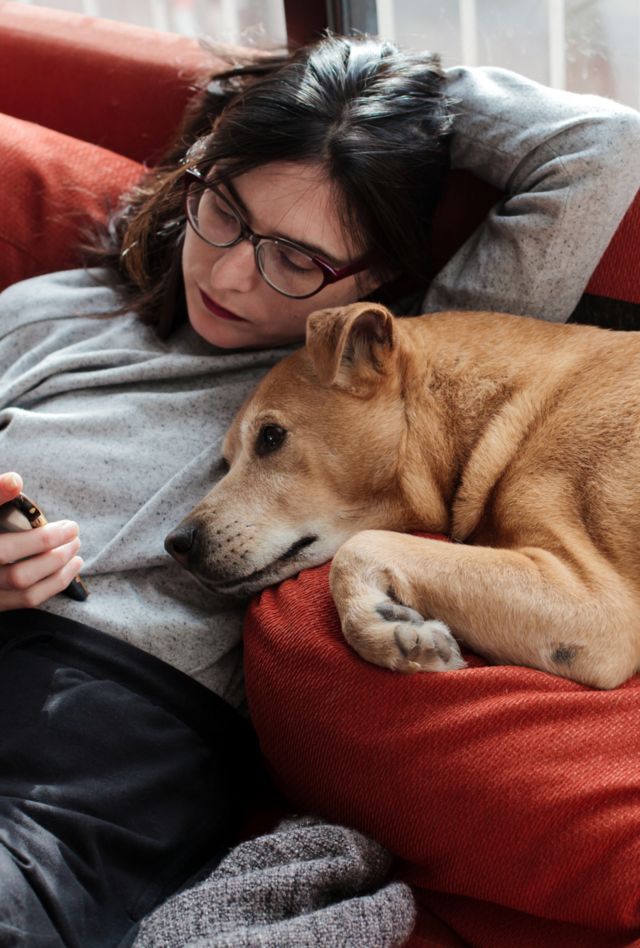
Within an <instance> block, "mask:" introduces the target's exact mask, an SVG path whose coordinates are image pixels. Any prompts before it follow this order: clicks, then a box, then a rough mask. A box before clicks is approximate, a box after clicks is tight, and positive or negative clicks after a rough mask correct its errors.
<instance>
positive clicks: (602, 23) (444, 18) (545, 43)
mask: <svg viewBox="0 0 640 948" xmlns="http://www.w3.org/2000/svg"><path fill="white" fill-rule="evenodd" d="M377 21H378V22H377V26H378V32H379V34H380V35H381V36H386V37H389V39H392V40H395V42H397V43H398V44H399V45H401V46H408V47H413V48H418V49H420V48H423V49H431V50H434V51H437V52H439V53H441V54H442V56H443V61H444V65H445V66H453V65H457V64H464V65H467V66H474V65H480V66H503V67H505V68H507V69H513V70H515V71H516V72H520V73H523V74H524V75H526V76H529V77H530V78H532V79H536V80H538V81H539V82H543V83H545V84H547V85H551V86H555V87H557V88H560V89H570V90H572V91H574V92H591V93H597V94H598V95H604V96H608V97H610V98H613V99H617V100H618V101H620V102H625V103H626V104H627V105H632V106H634V107H635V108H639V107H640V0H432V2H418V0H377Z"/></svg>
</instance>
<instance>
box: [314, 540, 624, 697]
mask: <svg viewBox="0 0 640 948" xmlns="http://www.w3.org/2000/svg"><path fill="white" fill-rule="evenodd" d="M612 574H613V575H607V576H605V577H604V578H603V583H602V588H601V590H600V594H598V593H596V592H594V588H593V584H592V585H591V588H590V589H587V587H586V585H585V584H584V583H583V582H582V581H581V580H580V579H579V578H577V577H576V575H575V574H574V573H573V572H572V571H571V570H570V569H569V568H568V567H567V566H566V565H564V564H563V563H562V561H561V560H559V559H558V558H557V557H555V556H553V555H552V554H550V553H547V552H546V551H544V550H538V551H535V550H530V551H528V552H522V551H517V550H509V549H494V548H490V547H479V546H478V547H475V546H464V545H461V544H453V543H443V542H441V541H437V540H428V539H424V538H421V537H413V536H407V535H404V534H399V533H392V532H386V531H377V530H376V531H373V530H371V531H364V532H362V533H359V534H356V536H354V537H352V538H351V539H350V540H348V541H347V543H345V544H344V545H343V546H342V547H341V548H340V549H339V550H338V552H337V554H336V556H335V558H334V562H333V565H332V569H331V592H332V595H333V598H334V601H335V603H336V607H337V609H338V612H339V614H340V619H341V622H342V628H343V632H344V635H345V638H346V639H347V641H348V642H349V644H350V645H351V646H352V647H353V648H354V649H355V650H356V651H357V652H358V654H360V655H361V656H362V657H363V658H365V659H367V660H368V661H370V662H373V663H375V664H376V665H381V666H382V667H385V668H391V669H395V670H399V671H407V672H411V671H419V670H424V671H446V670H450V669H457V668H461V667H463V666H464V662H463V660H462V659H461V657H460V653H459V649H458V646H457V644H456V642H455V640H454V639H453V636H452V635H451V632H450V629H451V630H453V631H454V632H455V634H456V636H457V637H458V638H460V639H461V640H463V641H464V642H465V643H466V644H467V645H468V646H469V647H470V648H471V649H473V650H474V651H477V652H478V653H480V654H481V655H484V656H486V657H487V658H490V659H492V660H493V661H495V662H497V663H499V664H519V665H528V666H531V667H533V668H539V669H541V670H544V671H550V672H553V673H554V674H557V675H562V676H565V677H567V678H572V679H574V680H576V681H580V682H583V683H584V684H590V685H594V686H595V687H600V688H612V687H616V686H617V685H618V684H620V683H622V682H623V681H625V680H626V679H627V678H628V677H629V676H630V675H632V674H633V673H634V672H635V671H636V669H637V666H638V645H637V642H636V639H637V634H636V633H637V628H636V627H637V622H636V621H635V616H634V613H635V612H636V611H637V604H636V603H634V602H632V601H631V599H630V597H629V595H627V591H626V589H625V588H624V586H623V585H622V584H621V582H620V581H619V580H618V578H617V577H616V575H615V574H614V573H613V571H612ZM596 585H597V584H596Z"/></svg>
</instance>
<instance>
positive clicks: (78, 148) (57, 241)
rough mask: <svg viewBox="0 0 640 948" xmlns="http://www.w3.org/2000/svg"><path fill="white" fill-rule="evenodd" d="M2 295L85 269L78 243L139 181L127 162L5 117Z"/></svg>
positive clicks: (1, 139) (0, 133)
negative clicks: (42, 276)
mask: <svg viewBox="0 0 640 948" xmlns="http://www.w3.org/2000/svg"><path fill="white" fill-rule="evenodd" d="M0 167H2V189H1V191H0V289H3V288H4V287H5V286H8V285H9V284H10V283H13V282H15V281H17V280H23V279H26V278H27V277H31V276H36V275H37V274H39V273H47V272H51V271H54V270H64V269H67V268H69V267H73V266H77V265H78V263H79V259H80V258H79V253H78V241H79V236H80V234H81V232H82V230H83V228H85V227H86V226H87V225H88V224H89V222H90V221H95V220H100V219H102V217H103V215H104V212H105V207H106V204H105V202H106V201H111V202H112V203H115V202H116V201H117V199H118V197H119V195H120V194H121V193H122V191H124V190H126V188H127V187H129V186H130V185H132V184H133V182H134V181H136V180H137V178H139V177H140V173H141V170H142V168H141V165H139V164H138V163H137V162H135V161H131V160H130V159H129V158H124V157H123V156H122V155H116V154H114V153H113V152H110V151H107V150H106V149H104V148H99V147H98V146H96V145H90V144H87V143H86V142H82V141H79V140H78V139H75V138H71V137H69V136H67V135H62V134H60V133H59V132H54V131H51V130H50V129H47V128H43V127H42V126H40V125H34V124H32V123H31V122H24V121H22V120H20V119H16V118H13V117H11V116H8V115H1V114H0Z"/></svg>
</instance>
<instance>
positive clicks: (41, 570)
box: [0, 474, 82, 612]
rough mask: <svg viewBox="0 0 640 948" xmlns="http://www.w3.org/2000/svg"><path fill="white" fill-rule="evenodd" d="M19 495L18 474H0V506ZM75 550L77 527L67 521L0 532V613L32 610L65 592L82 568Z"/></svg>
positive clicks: (76, 548) (20, 480)
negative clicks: (11, 610) (20, 530)
mask: <svg viewBox="0 0 640 948" xmlns="http://www.w3.org/2000/svg"><path fill="white" fill-rule="evenodd" d="M21 491H22V478H21V477H20V475H19V474H0V505H2V504H6V503H8V502H9V501H10V500H13V499H14V498H15V497H17V496H18V494H20V492H21ZM0 529H1V528H0ZM79 547H80V540H79V539H78V525H77V523H73V522H72V521H70V520H61V521H58V522H56V523H48V524H47V525H46V526H44V527H36V528H35V529H33V530H25V531H24V532H19V533H4V532H0V612H5V611H6V610H8V609H28V608H34V607H36V606H39V605H41V604H42V603H43V602H45V601H46V600H47V599H50V598H51V597H52V596H55V595H56V594H57V593H59V592H62V590H63V589H66V587H67V586H68V585H69V583H70V582H71V580H72V579H74V578H75V577H76V576H77V575H78V573H79V571H80V568H81V566H82V560H81V559H80V558H79V557H78V556H76V553H77V551H78V549H79Z"/></svg>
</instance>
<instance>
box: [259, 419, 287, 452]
mask: <svg viewBox="0 0 640 948" xmlns="http://www.w3.org/2000/svg"><path fill="white" fill-rule="evenodd" d="M286 436H287V432H286V430H285V429H284V428H281V427H280V425H263V426H262V428H261V429H260V431H259V432H258V437H257V438H256V454H258V455H260V457H262V456H263V455H264V454H270V453H271V452H272V451H277V450H278V448H279V447H280V446H281V445H282V443H283V442H284V439H285V438H286Z"/></svg>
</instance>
